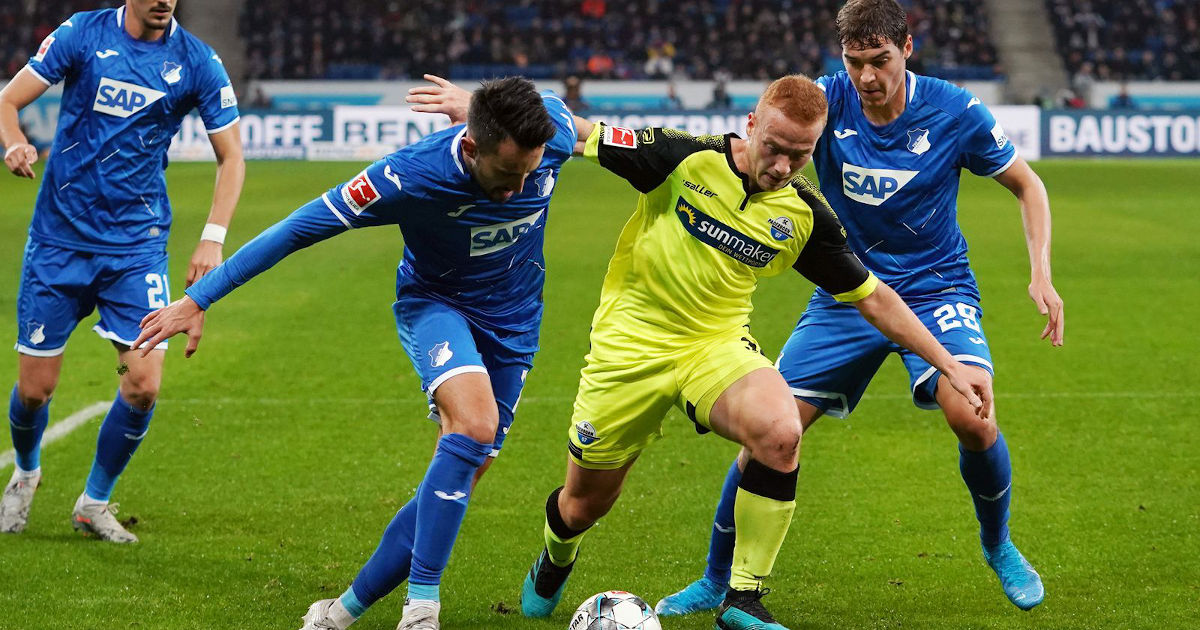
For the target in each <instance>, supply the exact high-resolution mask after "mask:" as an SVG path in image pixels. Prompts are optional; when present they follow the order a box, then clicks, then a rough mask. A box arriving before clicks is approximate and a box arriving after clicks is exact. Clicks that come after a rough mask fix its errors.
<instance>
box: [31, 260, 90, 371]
mask: <svg viewBox="0 0 1200 630" xmlns="http://www.w3.org/2000/svg"><path fill="white" fill-rule="evenodd" d="M96 277H97V269H96V265H95V256H93V255H92V254H88V253H86V252H78V251H75V250H70V249H63V248H61V247H54V246H52V245H46V244H41V243H34V242H32V241H30V242H28V243H26V245H25V255H24V258H23V260H22V264H21V284H20V288H19V289H18V290H17V345H16V348H17V351H18V352H20V353H21V354H24V355H29V356H31V357H53V356H58V355H61V354H62V353H63V350H65V349H66V345H67V339H68V338H69V337H70V336H71V332H72V331H73V330H75V327H76V326H77V325H78V324H79V320H81V319H83V318H84V317H86V316H87V315H88V314H90V313H91V312H92V310H93V309H94V308H95V304H96V295H95V293H96V290H95V284H96Z"/></svg>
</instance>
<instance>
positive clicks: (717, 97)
mask: <svg viewBox="0 0 1200 630" xmlns="http://www.w3.org/2000/svg"><path fill="white" fill-rule="evenodd" d="M732 108H733V98H732V97H730V96H729V92H728V90H727V85H726V82H725V80H724V79H718V80H717V81H716V82H714V83H713V95H712V100H711V101H709V103H708V109H732Z"/></svg>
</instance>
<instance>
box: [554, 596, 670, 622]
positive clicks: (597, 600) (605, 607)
mask: <svg viewBox="0 0 1200 630" xmlns="http://www.w3.org/2000/svg"><path fill="white" fill-rule="evenodd" d="M567 630H662V626H661V625H659V623H658V615H656V614H654V609H653V608H651V607H650V605H649V604H647V603H646V602H644V601H642V598H640V597H638V596H637V595H634V594H632V593H626V592H625V591H605V592H603V593H597V594H595V595H592V596H591V597H589V598H587V599H586V600H584V602H583V603H582V604H580V605H579V608H577V609H575V616H574V617H571V625H569V626H567Z"/></svg>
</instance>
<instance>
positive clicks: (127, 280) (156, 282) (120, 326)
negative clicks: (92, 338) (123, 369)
mask: <svg viewBox="0 0 1200 630" xmlns="http://www.w3.org/2000/svg"><path fill="white" fill-rule="evenodd" d="M96 258H97V260H98V261H100V262H101V264H102V266H103V269H104V271H103V273H102V275H101V276H100V277H99V278H98V282H99V286H98V287H97V291H96V310H98V311H100V321H98V322H96V325H95V326H94V327H93V330H95V331H96V334H98V335H100V336H101V337H103V338H105V339H108V340H110V341H112V342H113V343H116V344H120V345H122V346H125V347H126V348H128V347H129V346H130V345H132V344H133V341H134V340H135V339H137V338H138V335H139V334H141V330H142V329H141V323H142V319H144V318H145V317H146V315H148V314H149V313H150V312H151V311H154V310H156V309H160V308H163V307H165V306H166V305H167V304H170V303H171V286H170V283H169V282H168V280H167V254H166V252H151V253H145V254H131V255H127V256H111V255H103V256H101V255H97V257H96ZM155 348H157V349H160V350H165V349H166V348H167V342H166V341H163V342H161V343H159V344H158V345H157V346H155Z"/></svg>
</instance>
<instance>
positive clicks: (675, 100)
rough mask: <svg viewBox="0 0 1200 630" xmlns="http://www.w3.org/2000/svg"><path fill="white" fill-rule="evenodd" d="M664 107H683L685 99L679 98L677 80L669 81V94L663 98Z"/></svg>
mask: <svg viewBox="0 0 1200 630" xmlns="http://www.w3.org/2000/svg"><path fill="white" fill-rule="evenodd" d="M662 108H663V109H683V100H682V99H680V98H679V94H678V93H677V92H676V91H675V82H674V81H670V82H668V83H667V96H666V97H665V98H663V100H662Z"/></svg>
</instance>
